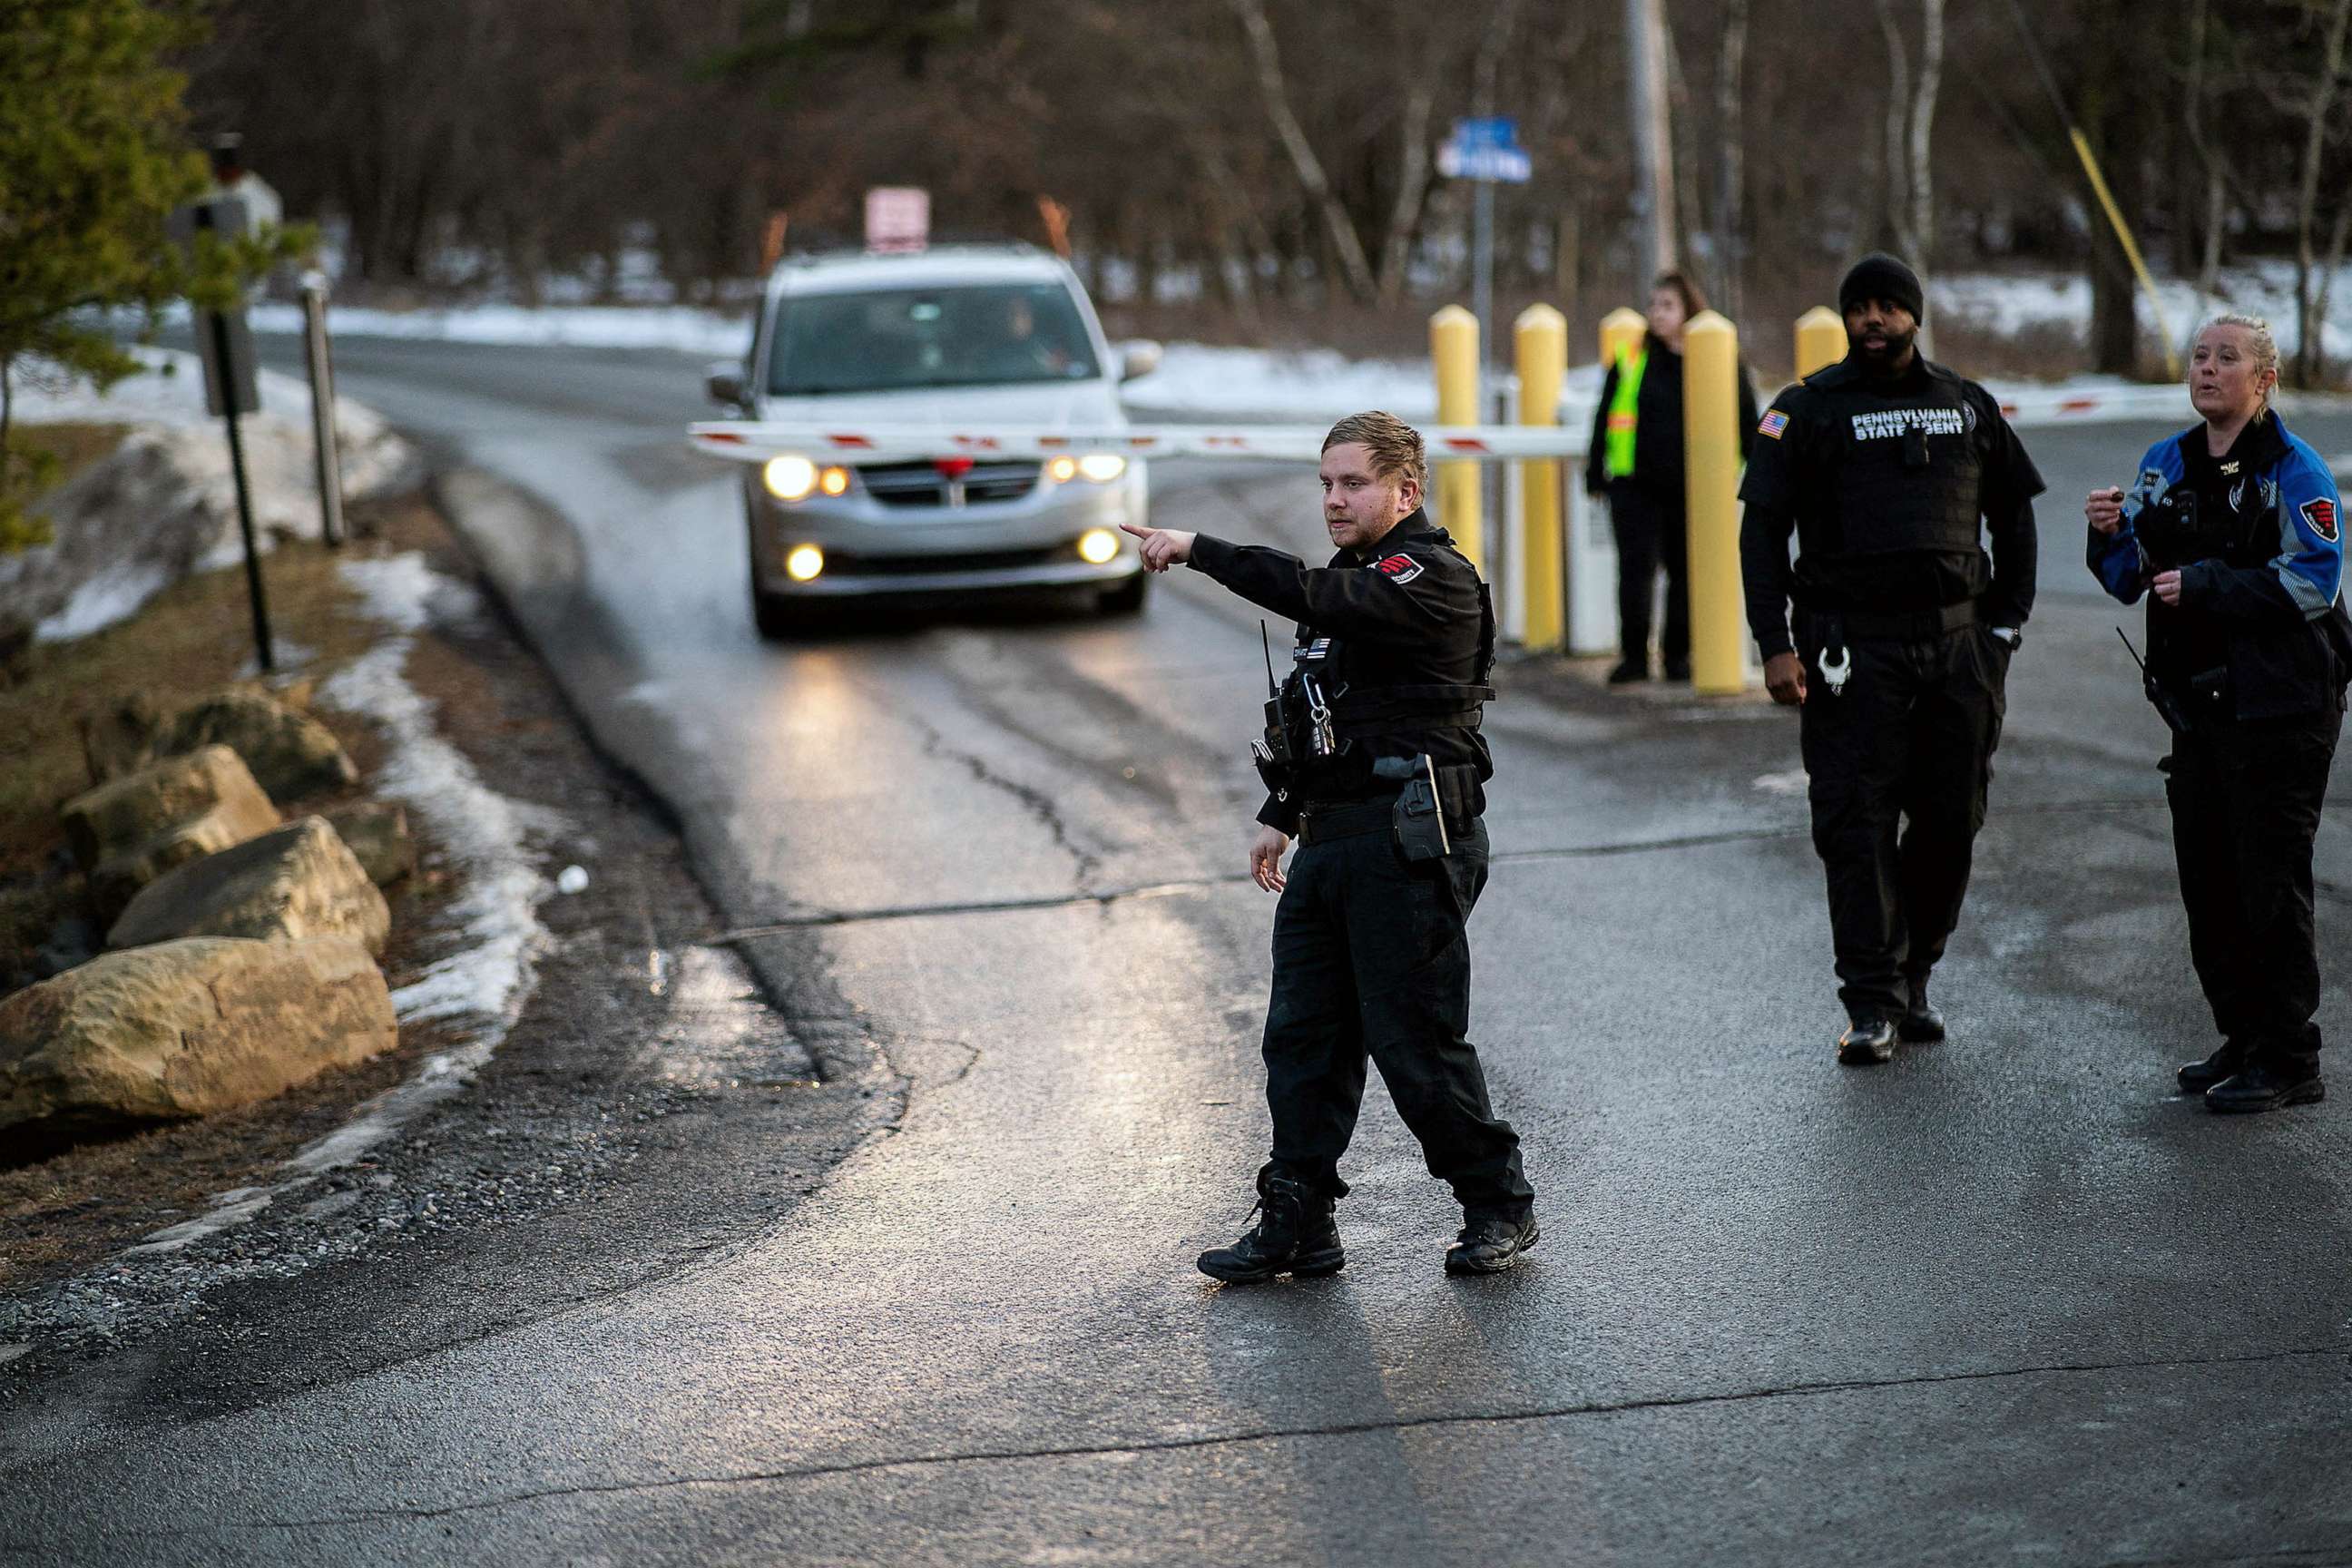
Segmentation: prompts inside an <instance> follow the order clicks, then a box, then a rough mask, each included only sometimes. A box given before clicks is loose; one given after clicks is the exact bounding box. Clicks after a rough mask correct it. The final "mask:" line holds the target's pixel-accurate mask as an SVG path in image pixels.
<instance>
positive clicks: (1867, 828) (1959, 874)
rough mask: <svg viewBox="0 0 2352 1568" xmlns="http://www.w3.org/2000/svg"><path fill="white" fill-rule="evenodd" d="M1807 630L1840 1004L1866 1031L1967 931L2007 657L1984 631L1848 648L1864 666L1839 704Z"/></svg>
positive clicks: (1812, 754)
mask: <svg viewBox="0 0 2352 1568" xmlns="http://www.w3.org/2000/svg"><path fill="white" fill-rule="evenodd" d="M1799 629H1800V632H1801V634H1804V635H1803V637H1802V641H1801V646H1800V649H1799V651H1800V652H1801V654H1802V655H1803V657H1804V659H1805V664H1806V674H1805V682H1806V686H1805V705H1804V707H1803V708H1801V709H1800V710H1798V711H1799V723H1798V728H1799V731H1800V732H1801V736H1802V745H1803V752H1804V759H1805V774H1806V777H1807V779H1808V780H1809V781H1810V787H1809V791H1808V793H1809V795H1810V796H1811V802H1812V814H1813V848H1814V850H1815V852H1816V853H1818V854H1819V855H1820V856H1821V858H1822V870H1823V871H1824V872H1825V873H1826V875H1827V877H1828V879H1829V895H1830V937H1831V942H1832V946H1833V947H1834V949H1835V951H1836V954H1837V976H1838V982H1839V984H1838V1000H1839V1001H1841V1002H1843V1003H1844V1004H1845V1010H1846V1016H1847V1017H1848V1018H1849V1019H1851V1020H1853V1021H1854V1022H1857V1023H1858V1022H1860V1021H1861V1020H1862V1019H1864V1018H1866V1017H1880V1018H1895V1017H1900V1016H1902V1014H1903V1011H1904V1008H1905V1006H1906V1004H1907V1003H1908V1002H1909V1000H1910V996H1911V993H1912V986H1913V983H1914V982H1915V981H1917V982H1924V981H1925V980H1926V978H1927V972H1928V971H1929V970H1931V969H1933V968H1935V966H1936V961H1937V960H1938V959H1940V958H1942V957H1943V956H1944V943H1945V942H1946V940H1947V939H1948V938H1949V937H1950V936H1951V934H1952V928H1953V927H1954V926H1955V925H1957V924H1958V923H1959V918H1960V902H1961V900H1963V899H1964V898H1965V897H1966V896H1967V894H1968V890H1969V858H1970V856H1971V855H1972V854H1973V852H1974V848H1975V844H1976V836H1977V829H1979V827H1981V826H1984V816H1985V796H1986V790H1987V786H1988V785H1989V784H1990V783H1991V781H1992V753H1993V749H1994V747H1996V746H1998V745H1999V744H2000V721H2001V715H2002V712H2003V709H2004V700H2003V696H2002V684H2003V682H2004V681H2005V680H2006V679H2007V677H2008V673H2009V653H2010V649H2009V645H2008V644H2007V643H2006V642H2004V641H2002V640H2001V639H2000V638H1999V637H1994V636H1993V635H1992V632H1991V630H1990V628H1989V627H1986V626H1978V625H1974V624H1970V625H1968V626H1960V627H1958V629H1956V630H1953V631H1949V632H1944V633H1941V634H1938V635H1936V636H1932V637H1917V638H1905V639H1895V638H1863V637H1848V638H1847V639H1846V650H1847V653H1848V655H1849V657H1851V658H1852V659H1853V670H1852V672H1851V674H1850V675H1849V676H1848V678H1847V679H1846V683H1845V689H1844V690H1843V692H1841V693H1838V694H1836V695H1832V693H1831V690H1830V685H1829V682H1828V680H1827V679H1824V678H1823V676H1822V672H1821V653H1822V643H1821V637H1820V632H1821V623H1817V622H1810V621H1806V622H1801V625H1800V628H1799Z"/></svg>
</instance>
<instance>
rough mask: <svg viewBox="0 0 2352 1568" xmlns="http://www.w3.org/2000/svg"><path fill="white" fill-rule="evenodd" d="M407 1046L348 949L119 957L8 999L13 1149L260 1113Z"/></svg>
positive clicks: (5, 1077)
mask: <svg viewBox="0 0 2352 1568" xmlns="http://www.w3.org/2000/svg"><path fill="white" fill-rule="evenodd" d="M397 1037H398V1032H397V1026H396V1025H395V1023H394V1018H393V1011H392V996H391V994H390V992H389V991H388V990H387V989H386V988H385V986H384V982H383V973H382V972H381V971H379V970H378V969H377V968H376V966H375V962H374V961H373V959H371V958H369V957H368V955H367V952H366V950H365V949H363V948H362V947H361V946H360V944H359V943H357V942H352V941H351V940H349V939H348V938H344V937H312V938H310V939H309V940H307V941H303V942H251V941H245V940H241V939H237V938H232V937H194V938H191V939H189V940H187V941H184V942H165V943H163V944H162V945H161V946H157V947H142V948H134V949H132V950H131V951H130V952H110V953H108V954H106V955H105V956H104V957H101V958H98V959H94V960H92V961H91V962H89V963H85V964H83V965H82V966H81V967H80V968H79V969H72V970H68V971H67V972H66V973H63V974H60V975H58V977H57V978H56V979H54V980H45V981H43V982H42V983H41V984H38V985H34V986H29V987H27V988H26V989H25V990H22V991H19V992H17V993H16V994H15V995H13V996H9V997H7V998H5V1000H0V1148H5V1149H8V1150H9V1151H10V1152H12V1153H15V1154H18V1155H20V1156H22V1155H34V1156H38V1155H40V1154H43V1153H46V1152H52V1151H54V1150H56V1149H58V1148H62V1147H64V1146H66V1145H68V1144H69V1143H73V1142H80V1141H82V1140H84V1139H88V1138H91V1137H97V1136H104V1135H109V1134H112V1133H118V1132H125V1131H135V1130H137V1129H139V1128H141V1127H144V1126H152V1125H154V1124H156V1123H160V1122H167V1121H186V1120H189V1119H191V1118H194V1117H198V1116H208V1115H211V1114H213V1113H214V1112H215V1111H221V1110H230V1109H232V1108H234V1107H236V1106H240V1105H249V1104H251V1103H253V1102H254V1101H256V1100H267V1099H268V1098H269V1097H270V1096H271V1095H274V1094H278V1093H279V1092H281V1091H282V1090H284V1089H289V1088H291V1087H292V1086H294V1085H295V1084H298V1083H301V1082H303V1081H305V1080H306V1079H310V1078H312V1077H314V1076H315V1075H317V1074H318V1073H320V1072H321V1071H323V1070H325V1069H326V1068H335V1067H349V1066H352V1064H354V1063H358V1062H362V1061H365V1060H366V1059H367V1058H370V1057H373V1056H375V1055H376V1054H378V1053H379V1052H382V1051H384V1050H388V1049H390V1048H391V1047H392V1046H393V1044H394V1041H395V1040H396V1039H397Z"/></svg>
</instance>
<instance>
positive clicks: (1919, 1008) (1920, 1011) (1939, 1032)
mask: <svg viewBox="0 0 2352 1568" xmlns="http://www.w3.org/2000/svg"><path fill="white" fill-rule="evenodd" d="M1895 1033H1896V1034H1898V1035H1900V1036H1902V1037H1904V1038H1905V1039H1906V1040H1908V1041H1910V1042H1911V1043H1912V1044H1913V1045H1915V1046H1929V1045H1933V1044H1935V1043H1936V1042H1937V1040H1940V1039H1942V1038H1943V1037H1944V1015H1943V1014H1942V1013H1940V1012H1938V1011H1937V1008H1936V1005H1935V1004H1934V1003H1933V1002H1930V1001H1928V1000H1927V976H1926V975H1924V974H1915V975H1913V976H1912V977H1911V1005H1909V1006H1908V1007H1906V1008H1905V1009H1904V1010H1903V1022H1902V1023H1900V1024H1898V1025H1896V1026H1895Z"/></svg>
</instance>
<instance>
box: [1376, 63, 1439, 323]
mask: <svg viewBox="0 0 2352 1568" xmlns="http://www.w3.org/2000/svg"><path fill="white" fill-rule="evenodd" d="M1436 101H1437V89H1436V87H1435V85H1434V84H1433V82H1432V80H1431V79H1430V78H1429V77H1428V76H1427V75H1426V74H1423V75H1421V76H1416V77H1415V78H1414V79H1413V84H1412V88H1411V89H1408V90H1407V91H1406V93H1405V100H1404V146H1403V148H1402V151H1401V153H1400V154H1399V156H1398V160H1397V188H1396V201H1395V202H1394V203H1393V204H1392V205H1391V206H1390V208H1389V225H1388V233H1387V235H1386V236H1385V237H1383V238H1382V239H1381V286H1380V301H1381V307H1382V308H1383V309H1387V308H1390V307H1391V306H1393V305H1395V304H1396V302H1397V300H1398V297H1399V296H1401V295H1402V293H1403V292H1404V273H1405V267H1406V265H1407V264H1408V263H1409V262H1410V261H1411V260H1412V232H1413V230H1414V228H1416V227H1417V226H1419V225H1420V223H1421V208H1422V204H1423V201H1424V200H1426V199H1427V197H1428V195H1429V115H1430V110H1432V109H1433V108H1434V107H1435V105H1436Z"/></svg>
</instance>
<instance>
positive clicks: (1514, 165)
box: [1437, 115, 1535, 185]
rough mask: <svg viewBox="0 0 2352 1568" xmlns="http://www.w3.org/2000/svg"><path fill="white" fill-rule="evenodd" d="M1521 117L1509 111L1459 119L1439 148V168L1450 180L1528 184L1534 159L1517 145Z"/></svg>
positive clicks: (1533, 171)
mask: <svg viewBox="0 0 2352 1568" xmlns="http://www.w3.org/2000/svg"><path fill="white" fill-rule="evenodd" d="M1518 133H1519V126H1518V121H1516V120H1513V119H1511V118H1509V117H1508V116H1507V115H1494V116H1490V117H1485V118H1480V119H1474V120H1457V121H1454V134H1453V136H1452V137H1450V138H1448V139H1447V141H1446V142H1445V143H1444V145H1443V146H1441V147H1439V148H1438V150H1437V172H1438V173H1439V174H1443V175H1444V176H1445V177H1446V178H1447V179H1449V180H1493V181H1500V182H1502V183H1503V184H1511V185H1521V184H1526V183H1527V182H1528V179H1529V178H1530V177H1531V176H1532V175H1533V174H1534V173H1535V162H1534V160H1533V159H1531V158H1529V157H1528V152H1527V149H1526V148H1524V147H1521V146H1520V145H1518Z"/></svg>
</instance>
